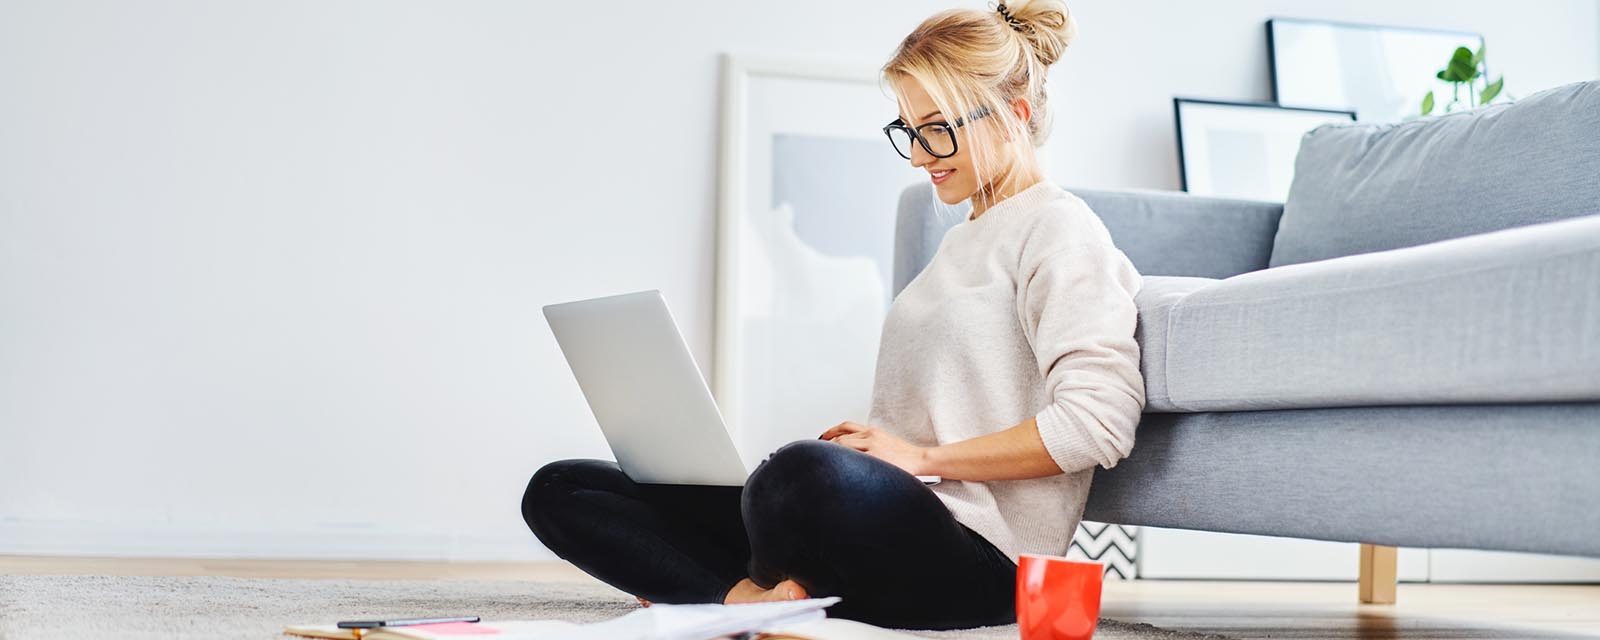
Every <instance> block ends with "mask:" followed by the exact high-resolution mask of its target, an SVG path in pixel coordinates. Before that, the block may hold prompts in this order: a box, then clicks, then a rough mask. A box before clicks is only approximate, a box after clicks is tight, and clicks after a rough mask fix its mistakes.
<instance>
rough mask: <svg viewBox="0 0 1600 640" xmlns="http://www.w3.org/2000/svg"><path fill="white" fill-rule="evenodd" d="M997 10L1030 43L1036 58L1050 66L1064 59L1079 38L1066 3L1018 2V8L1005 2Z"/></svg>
mask: <svg viewBox="0 0 1600 640" xmlns="http://www.w3.org/2000/svg"><path fill="white" fill-rule="evenodd" d="M995 10H996V12H997V13H998V14H999V17H1000V19H1001V20H1002V21H1004V22H1006V23H1008V24H1009V25H1010V26H1011V27H1012V28H1013V29H1016V31H1017V33H1018V34H1020V35H1021V36H1022V37H1023V39H1025V40H1027V41H1028V47H1029V48H1031V49H1033V57H1035V58H1037V59H1038V60H1039V63H1040V64H1043V65H1046V66H1049V65H1052V64H1055V63H1056V61H1057V60H1060V59H1061V54H1062V53H1063V52H1065V51H1066V50H1067V45H1070V44H1072V40H1073V38H1075V37H1077V35H1078V24H1077V22H1076V21H1075V20H1073V19H1072V12H1070V11H1068V10H1067V5H1066V3H1065V2H1063V1H1062V0H1018V2H1016V3H1015V6H1007V5H1006V4H1005V3H1004V2H1002V3H1000V4H999V6H997V7H996V8H995Z"/></svg>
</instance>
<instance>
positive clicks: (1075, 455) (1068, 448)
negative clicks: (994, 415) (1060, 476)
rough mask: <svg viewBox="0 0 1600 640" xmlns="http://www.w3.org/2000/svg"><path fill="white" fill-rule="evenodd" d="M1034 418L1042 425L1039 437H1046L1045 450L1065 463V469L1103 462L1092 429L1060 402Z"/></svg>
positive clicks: (1080, 468) (1060, 462)
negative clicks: (1085, 425)
mask: <svg viewBox="0 0 1600 640" xmlns="http://www.w3.org/2000/svg"><path fill="white" fill-rule="evenodd" d="M1033 420H1034V422H1035V423H1037V424H1038V426H1039V438H1040V439H1042V440H1044V448H1045V451H1048V452H1049V453H1050V458H1051V459H1052V460H1055V461H1056V466H1059V467H1061V471H1062V473H1074V472H1077V471H1082V470H1084V469H1092V468H1094V466H1095V465H1097V464H1100V458H1101V457H1102V456H1101V454H1100V447H1099V445H1097V444H1095V441H1094V438H1092V437H1091V436H1090V435H1089V430H1088V429H1084V428H1083V427H1082V426H1080V425H1079V424H1078V423H1077V422H1076V421H1074V420H1073V419H1072V417H1071V416H1070V415H1069V414H1068V413H1067V411H1066V410H1065V409H1063V408H1062V407H1061V405H1060V404H1056V403H1051V404H1050V405H1049V406H1046V407H1045V408H1044V410H1043V411H1040V412H1039V414H1038V415H1036V416H1034V418H1033Z"/></svg>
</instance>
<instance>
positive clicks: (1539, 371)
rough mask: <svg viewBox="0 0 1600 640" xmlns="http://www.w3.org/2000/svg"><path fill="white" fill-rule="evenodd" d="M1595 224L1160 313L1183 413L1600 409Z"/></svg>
mask: <svg viewBox="0 0 1600 640" xmlns="http://www.w3.org/2000/svg"><path fill="white" fill-rule="evenodd" d="M1597 283H1600V216H1587V217H1583V218H1576V219H1571V220H1559V221H1554V222H1545V223H1540V224H1536V225H1530V226H1523V227H1517V228H1512V229H1504V230H1501V231H1494V232H1490V233H1486V234H1480V235H1475V236H1470V237H1466V238H1455V239H1451V240H1444V241H1440V242H1434V243H1429V244H1424V245H1421V246H1416V247H1408V248H1404V249H1393V250H1388V251H1379V252H1373V253H1365V254H1361V255H1353V256H1346V257H1342V258H1335V259H1331V260H1323V261H1318V262H1310V263H1304V264H1296V265H1289V266H1284V267H1276V268H1272V269H1263V270H1261V271H1254V272H1251V273H1245V274H1240V275H1237V276H1233V277H1231V278H1227V279H1225V280H1221V281H1218V282H1216V283H1214V284H1211V285H1209V286H1205V287H1200V288H1198V289H1196V290H1194V291H1192V292H1190V293H1188V294H1187V295H1185V296H1183V297H1182V299H1180V300H1178V301H1177V302H1176V303H1175V304H1173V305H1172V306H1171V307H1170V309H1168V310H1167V317H1166V324H1167V326H1166V328H1165V334H1164V335H1163V336H1162V338H1163V339H1162V341H1161V346H1160V351H1161V352H1163V353H1164V354H1165V359H1166V360H1165V364H1164V367H1162V368H1161V370H1160V376H1161V382H1160V384H1161V386H1160V389H1161V390H1162V392H1163V393H1164V394H1166V395H1167V396H1168V401H1170V403H1171V404H1172V406H1174V407H1176V410H1179V411H1187V412H1199V411H1249V410H1257V409H1290V408H1307V407H1338V406H1352V405H1393V404H1429V403H1438V404H1459V403H1483V402H1537V401H1554V402H1561V401H1583V400H1591V401H1592V400H1600V330H1597V328H1600V284H1597Z"/></svg>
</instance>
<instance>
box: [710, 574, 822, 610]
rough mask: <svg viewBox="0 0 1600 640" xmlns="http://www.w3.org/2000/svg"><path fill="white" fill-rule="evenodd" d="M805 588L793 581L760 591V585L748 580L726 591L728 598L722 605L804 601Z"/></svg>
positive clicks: (741, 581)
mask: <svg viewBox="0 0 1600 640" xmlns="http://www.w3.org/2000/svg"><path fill="white" fill-rule="evenodd" d="M808 597H810V596H808V595H807V594H806V588H805V587H802V586H800V583H798V582H795V581H793V580H784V581H783V582H779V583H778V584H777V585H776V586H774V587H772V588H771V589H762V588H761V586H760V585H757V584H756V583H754V582H751V581H750V579H749V578H745V579H743V580H740V581H739V584H736V585H733V589H731V590H729V591H728V597H727V598H725V599H723V604H740V603H744V602H780V601H783V600H804V599H806V598H808Z"/></svg>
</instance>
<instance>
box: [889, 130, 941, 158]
mask: <svg viewBox="0 0 1600 640" xmlns="http://www.w3.org/2000/svg"><path fill="white" fill-rule="evenodd" d="M917 133H919V134H921V135H922V139H923V140H925V141H927V146H925V147H924V148H923V150H924V151H927V152H928V153H929V154H931V155H933V156H934V157H938V158H944V157H948V156H950V155H952V154H954V153H955V152H956V136H955V130H954V129H952V128H951V127H950V126H948V125H945V124H940V123H929V124H925V125H922V126H921V127H919V128H918V129H917ZM889 141H890V142H893V143H894V150H895V151H898V152H900V155H901V156H903V157H906V158H910V157H911V145H912V142H913V141H912V136H911V130H910V129H906V128H902V127H894V128H891V129H889Z"/></svg>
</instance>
